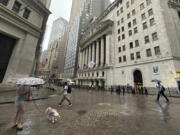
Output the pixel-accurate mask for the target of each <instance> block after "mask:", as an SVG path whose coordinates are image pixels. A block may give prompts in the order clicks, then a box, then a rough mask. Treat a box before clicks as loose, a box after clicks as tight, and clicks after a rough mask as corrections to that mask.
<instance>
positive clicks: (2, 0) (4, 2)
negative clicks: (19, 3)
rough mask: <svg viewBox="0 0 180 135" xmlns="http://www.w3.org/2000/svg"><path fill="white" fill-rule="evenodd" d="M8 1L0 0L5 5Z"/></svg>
mask: <svg viewBox="0 0 180 135" xmlns="http://www.w3.org/2000/svg"><path fill="white" fill-rule="evenodd" d="M8 2H9V0H0V3H1V4H3V5H5V6H7V4H8Z"/></svg>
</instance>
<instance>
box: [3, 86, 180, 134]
mask: <svg viewBox="0 0 180 135" xmlns="http://www.w3.org/2000/svg"><path fill="white" fill-rule="evenodd" d="M58 93H59V92H51V93H47V94H50V95H51V96H49V98H48V99H47V100H39V101H33V102H28V103H27V104H26V113H25V119H24V124H23V127H24V130H23V131H20V132H17V131H16V130H15V129H12V128H11V126H12V124H13V117H14V115H15V111H16V108H15V106H14V105H13V104H5V105H0V109H1V111H0V135H179V134H180V128H179V125H180V115H179V114H180V107H179V105H180V100H179V99H176V98H171V100H170V104H167V103H166V102H165V100H164V99H161V101H160V103H156V102H155V99H156V97H155V96H143V95H130V94H126V95H124V96H123V95H116V94H115V93H112V94H111V93H110V92H102V91H92V92H88V91H86V90H78V89H74V90H73V92H72V95H71V99H72V101H73V106H72V107H69V106H67V104H64V105H63V106H62V107H58V106H57V103H58V102H59V101H60V99H61V96H60V95H58ZM49 106H50V107H53V108H56V109H57V110H58V112H59V113H60V115H61V118H60V119H59V120H58V121H57V123H55V124H52V123H51V122H49V121H48V119H47V116H46V114H45V113H44V112H45V110H46V108H47V107H49Z"/></svg>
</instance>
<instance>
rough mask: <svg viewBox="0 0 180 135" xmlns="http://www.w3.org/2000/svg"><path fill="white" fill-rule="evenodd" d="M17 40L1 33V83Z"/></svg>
mask: <svg viewBox="0 0 180 135" xmlns="http://www.w3.org/2000/svg"><path fill="white" fill-rule="evenodd" d="M15 42H16V40H15V39H13V38H11V37H8V36H6V35H4V34H1V33H0V83H1V82H2V81H3V78H4V75H5V73H6V69H7V66H8V63H9V59H10V57H11V54H12V51H13V48H14V45H15Z"/></svg>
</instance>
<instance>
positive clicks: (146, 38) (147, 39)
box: [144, 36, 150, 44]
mask: <svg viewBox="0 0 180 135" xmlns="http://www.w3.org/2000/svg"><path fill="white" fill-rule="evenodd" d="M144 40H145V44H147V43H149V42H150V41H149V36H145V37H144Z"/></svg>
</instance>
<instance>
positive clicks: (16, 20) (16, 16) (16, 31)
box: [0, 0, 50, 83]
mask: <svg viewBox="0 0 180 135" xmlns="http://www.w3.org/2000/svg"><path fill="white" fill-rule="evenodd" d="M49 14H50V11H49V10H48V9H47V8H46V7H45V6H44V5H43V4H42V3H41V2H40V1H37V0H31V1H29V0H18V1H16V0H5V1H2V3H0V34H1V36H2V37H3V38H1V40H3V42H1V44H0V46H2V45H5V44H6V43H7V47H8V45H9V42H8V39H9V40H14V42H12V43H11V46H13V48H12V50H11V51H12V53H11V51H8V53H9V54H10V57H9V58H8V59H7V60H5V59H1V61H3V60H4V62H5V63H6V64H7V66H4V67H1V71H2V72H4V73H5V74H4V75H2V74H1V75H2V76H1V79H2V80H3V83H8V82H12V81H14V80H16V79H17V78H19V77H24V76H29V75H32V74H34V70H35V66H36V64H37V62H38V59H39V52H40V49H41V42H42V39H43V35H44V30H45V26H46V22H47V19H48V16H49ZM4 49H5V48H4ZM1 51H2V50H1ZM4 56H5V55H4ZM1 57H3V56H1ZM1 66H2V65H1ZM2 72H1V73H2Z"/></svg>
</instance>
